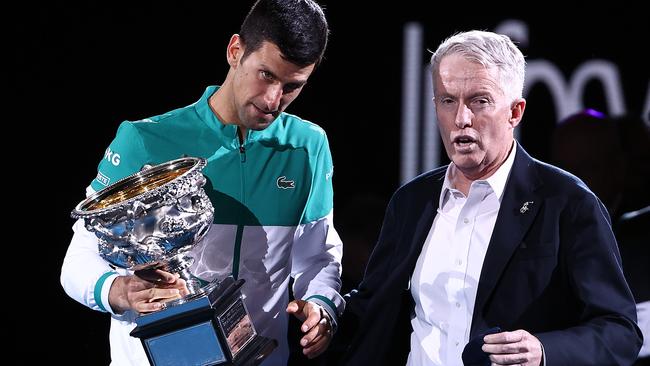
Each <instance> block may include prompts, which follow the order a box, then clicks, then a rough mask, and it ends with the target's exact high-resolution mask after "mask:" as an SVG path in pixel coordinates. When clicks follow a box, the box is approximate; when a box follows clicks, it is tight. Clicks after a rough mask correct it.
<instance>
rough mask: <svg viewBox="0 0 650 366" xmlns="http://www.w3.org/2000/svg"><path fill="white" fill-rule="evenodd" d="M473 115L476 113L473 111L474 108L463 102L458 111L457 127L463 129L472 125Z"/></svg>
mask: <svg viewBox="0 0 650 366" xmlns="http://www.w3.org/2000/svg"><path fill="white" fill-rule="evenodd" d="M473 117H474V113H472V110H471V109H469V108H468V107H467V106H466V105H465V103H461V104H460V105H459V107H458V111H457V112H456V127H458V128H461V129H462V128H465V127H469V126H471V125H472V118H473Z"/></svg>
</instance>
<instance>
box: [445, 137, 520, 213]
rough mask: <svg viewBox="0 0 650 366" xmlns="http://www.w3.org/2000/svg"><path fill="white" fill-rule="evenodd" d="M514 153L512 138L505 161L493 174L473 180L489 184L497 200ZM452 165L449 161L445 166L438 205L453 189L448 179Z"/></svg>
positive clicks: (503, 188) (499, 198) (515, 149)
mask: <svg viewBox="0 0 650 366" xmlns="http://www.w3.org/2000/svg"><path fill="white" fill-rule="evenodd" d="M516 153H517V141H516V140H513V143H512V148H510V153H509V154H508V157H507V158H506V161H504V162H503V164H501V166H500V167H499V168H498V169H497V171H496V172H494V174H492V175H491V176H490V177H489V178H487V179H482V180H478V181H475V182H487V184H489V185H490V188H492V190H493V191H494V194H495V195H496V197H497V199H498V200H499V202H501V196H502V195H503V191H504V190H505V188H506V182H507V181H508V176H509V175H510V170H512V165H513V164H514V162H515V155H516ZM453 165H454V163H453V162H451V163H450V164H449V166H447V171H446V172H445V180H444V182H443V183H442V190H441V191H440V197H439V199H438V204H439V206H438V207H442V206H443V204H444V202H445V199H446V197H447V194H451V190H452V189H453V188H452V187H451V181H450V180H449V173H450V169H452V166H453ZM472 184H474V183H472Z"/></svg>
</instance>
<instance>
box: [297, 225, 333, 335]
mask: <svg viewBox="0 0 650 366" xmlns="http://www.w3.org/2000/svg"><path fill="white" fill-rule="evenodd" d="M342 256H343V243H342V242H341V239H340V238H339V235H338V233H337V232H336V230H335V229H334V224H333V214H332V212H330V213H329V214H328V215H327V216H325V217H323V218H321V219H319V220H317V221H314V222H310V223H307V224H303V225H300V226H299V227H298V229H297V230H296V235H295V237H294V244H293V253H292V259H293V262H292V263H293V264H292V275H293V277H294V279H295V281H294V285H293V291H294V296H295V298H297V299H303V300H308V301H313V302H315V303H318V304H319V305H321V306H323V307H324V308H325V310H327V312H328V314H329V315H330V317H331V318H332V320H333V321H334V325H336V319H337V317H338V316H340V315H341V314H342V313H343V309H344V308H345V301H344V300H343V297H342V296H341V295H340V294H339V291H340V289H341V257H342Z"/></svg>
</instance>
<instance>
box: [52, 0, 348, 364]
mask: <svg viewBox="0 0 650 366" xmlns="http://www.w3.org/2000/svg"><path fill="white" fill-rule="evenodd" d="M328 32H329V31H328V25H327V21H326V19H325V16H324V14H323V11H322V9H321V8H320V6H319V5H318V4H316V3H315V2H313V1H312V0H258V1H257V2H256V3H255V5H254V6H253V8H252V9H251V11H250V12H249V14H248V15H247V17H246V19H245V20H244V22H243V24H242V27H241V30H240V33H239V34H235V35H233V36H232V37H231V39H230V42H229V44H228V47H227V62H228V64H229V66H230V69H229V71H228V74H227V76H226V79H225V80H224V81H223V83H222V85H221V86H220V87H219V86H210V87H208V88H207V89H206V91H205V93H204V94H203V95H202V96H201V98H200V99H199V100H198V101H197V102H196V103H194V104H192V105H189V106H187V107H183V108H179V109H176V110H173V111H171V112H168V113H166V114H162V115H159V116H155V117H151V118H147V119H143V120H140V121H134V122H131V121H126V122H123V123H122V124H121V125H120V127H119V129H118V131H117V135H116V137H115V139H114V140H113V141H112V143H111V144H110V146H109V147H108V148H107V149H106V154H105V156H104V159H102V161H101V162H100V163H99V167H98V174H97V177H96V178H95V179H94V180H93V181H92V183H91V186H90V187H89V188H88V189H87V194H88V196H89V198H88V199H87V200H86V201H84V202H82V203H83V204H80V206H78V209H79V210H75V213H76V215H75V216H76V217H79V218H80V220H78V221H77V222H76V223H75V225H74V227H73V229H74V236H73V238H72V241H71V243H70V247H69V248H68V252H67V254H66V257H65V259H64V262H63V267H62V273H61V283H62V285H63V287H64V289H65V291H66V293H67V294H68V295H69V296H71V297H72V298H74V299H75V300H77V301H79V302H80V303H82V304H84V305H86V306H88V307H90V308H92V309H94V310H98V311H104V312H109V313H111V315H112V319H111V331H110V343H111V358H112V364H115V365H143V364H148V361H151V358H149V359H148V354H145V352H144V349H143V346H142V343H141V340H140V339H138V338H135V337H132V336H131V335H130V333H131V332H132V331H133V329H134V328H135V326H136V324H135V321H136V319H137V318H138V316H140V315H142V314H152V315H153V314H162V313H164V312H165V311H168V310H169V309H171V308H172V305H169V307H168V304H173V303H174V302H179V301H180V302H181V303H182V302H183V298H186V297H187V295H188V294H190V293H192V292H195V291H196V288H201V286H205V284H208V283H218V282H219V281H221V280H224V279H226V278H232V279H234V280H237V281H240V283H241V282H243V285H242V287H241V293H242V294H243V296H242V298H243V305H241V306H242V309H244V305H245V309H247V313H248V315H250V320H251V321H252V325H251V324H250V323H246V322H243V321H241V319H244V317H243V316H242V315H241V314H239V313H237V312H236V311H230V313H228V316H231V318H232V317H233V316H234V317H235V318H236V319H238V320H239V322H237V323H234V322H230V323H228V321H226V320H227V319H226V320H224V323H225V324H226V325H227V326H228V327H229V329H230V328H237V329H235V330H233V331H232V332H231V333H228V335H227V337H228V338H229V339H230V338H232V339H246V334H248V333H247V332H248V329H249V327H252V326H253V325H254V328H255V329H256V331H257V332H258V333H260V334H261V335H263V336H264V337H267V338H269V339H273V340H275V341H277V343H278V346H277V348H276V349H275V350H274V351H273V352H272V353H271V354H270V355H269V356H268V357H267V358H266V359H265V360H264V363H263V364H264V365H282V364H286V363H287V360H288V356H289V346H288V342H287V324H288V317H289V315H288V314H293V315H295V316H297V317H298V318H299V319H301V320H302V323H301V331H302V332H303V333H304V335H303V337H302V338H301V340H300V344H301V346H302V347H303V353H304V354H305V355H306V356H307V357H310V358H312V357H316V356H318V355H319V354H320V353H322V352H323V351H324V350H325V349H326V347H327V345H328V344H329V341H330V339H331V337H332V334H333V331H334V330H335V328H336V319H337V316H338V315H340V313H341V312H342V311H343V307H344V301H343V299H342V297H341V296H340V295H339V294H338V290H339V289H340V272H341V265H340V262H341V255H342V243H341V241H340V239H339V237H338V234H337V233H336V231H335V229H334V226H333V222H332V220H333V216H332V207H333V191H332V180H331V178H332V173H333V165H332V159H331V154H330V150H329V146H328V141H327V137H326V135H325V132H324V131H323V130H322V129H321V128H320V127H318V126H317V125H315V124H312V123H310V122H307V121H304V120H302V119H300V118H298V117H296V116H293V115H290V114H286V113H284V112H283V111H284V110H285V109H286V107H287V106H288V105H289V104H290V103H291V102H292V101H293V100H294V99H295V98H296V97H297V96H298V95H299V94H300V92H301V91H302V88H303V86H304V85H305V84H306V82H307V79H308V78H309V76H310V75H311V73H312V72H313V70H314V68H315V67H316V66H317V65H318V64H319V62H320V61H321V59H322V56H323V53H324V51H325V47H326V44H327V35H328ZM181 157H195V158H190V159H188V158H186V159H185V160H183V159H181V160H178V161H176V159H179V158H181ZM172 161H174V162H173V163H168V162H172ZM150 166H155V168H154V169H152V170H146V168H147V167H150ZM143 168H145V170H142V169H143ZM140 171H142V173H138V172H140ZM151 171H153V172H151ZM199 171H200V172H201V173H202V175H201V174H199V173H198V172H199ZM143 182H144V183H143ZM107 190H108V191H109V193H108V194H102V195H100V196H101V197H100V196H98V194H99V193H101V192H105V191H107ZM159 191H161V192H162V191H164V192H162V193H161V192H159ZM179 191H182V192H180V193H179ZM158 193H160V194H158ZM154 196H155V197H154ZM143 197H144V198H143ZM152 197H154V198H155V199H154V198H152ZM147 199H149V200H148V201H147ZM134 200H135V201H138V202H135V201H134ZM141 201H142V202H141ZM154 201H156V205H160V203H161V202H163V207H164V209H162V210H161V209H160V208H158V207H154V204H153V202H154ZM114 202H120V204H113V203H114ZM169 202H173V203H169ZM121 203H128V205H126V204H124V205H122V204H121ZM210 204H211V206H213V207H214V209H212V207H209V206H210ZM127 206H128V207H127ZM170 207H173V209H172V208H170ZM120 209H123V211H124V212H120ZM154 211H156V212H157V213H156V215H154V216H155V218H152V217H149V216H151V215H152V214H151V213H152V212H154ZM147 215H149V216H147ZM188 215H189V216H188ZM116 217H121V218H122V219H124V221H123V222H121V223H120V225H121V226H120V229H119V230H117V229H115V227H111V226H110V225H112V224H115V222H117V221H116V220H117V219H115V218H116ZM145 218H146V219H145ZM206 220H207V222H208V224H207V225H203V226H206V227H207V228H204V227H203V226H201V225H199V224H200V223H201V222H205V221H206ZM153 221H155V222H154V223H151V222H153ZM210 221H211V223H210ZM188 223H189V224H188ZM186 224H188V225H189V227H191V228H192V229H191V230H186V229H184V228H185V227H186V226H185V225H186ZM147 226H155V227H156V229H155V230H153V231H152V232H154V234H151V232H149V233H148V234H147V235H145V236H143V238H137V240H136V239H134V238H136V236H137V235H135V234H136V233H137V232H138V230H140V229H142V228H144V227H147ZM208 229H209V230H208ZM120 230H121V231H120ZM127 231H128V232H127ZM162 232H164V233H165V235H162V234H161V235H158V234H156V233H162ZM190 236H191V238H190V239H188V238H189V237H190ZM116 237H119V238H121V239H124V240H123V242H122V243H121V244H120V243H113V242H112V240H113V239H114V238H116ZM140 239H141V240H140ZM124 243H126V244H124ZM179 243H180V244H179ZM181 247H182V249H179V248H181ZM186 249H187V252H185V250H186ZM167 252H169V253H173V254H178V255H177V256H175V257H174V263H176V262H178V263H176V264H175V266H176V267H173V266H172V267H169V266H159V267H157V266H155V263H156V262H157V259H158V258H166V257H164V254H165V253H167ZM181 254H182V255H181ZM186 256H189V257H191V260H190V261H187V262H186V261H185V259H184V258H185V257H186ZM181 257H182V258H181ZM179 258H180V259H179ZM136 262H137V263H148V264H150V265H149V266H138V265H135V264H136ZM167 262H170V261H167ZM152 263H153V264H154V265H151V264H152ZM167 264H169V263H167ZM134 271H135V272H134ZM179 272H188V273H190V276H189V277H188V276H183V278H181V277H179V275H178V273H179ZM291 277H293V278H294V284H293V289H292V290H293V294H294V296H295V298H296V299H297V300H294V301H292V302H290V303H289V292H288V290H289V289H288V286H289V283H290V278H291ZM242 280H243V281H242ZM190 282H193V283H192V284H190ZM196 283H199V285H196ZM203 288H205V287H203ZM224 296H225V295H224ZM231 308H232V307H231ZM235 313H237V314H235ZM233 314H234V315H233ZM238 314H239V315H238ZM248 315H246V319H247V318H248ZM233 319H234V318H233ZM163 320H164V319H163ZM222 325H223V324H222ZM140 327H141V324H140V323H138V328H140ZM242 334H243V336H242ZM242 337H243V338H242ZM160 344H165V343H160ZM178 347H182V346H181V345H180V344H179V345H178ZM231 351H232V349H231ZM148 352H149V351H148ZM149 357H151V356H149Z"/></svg>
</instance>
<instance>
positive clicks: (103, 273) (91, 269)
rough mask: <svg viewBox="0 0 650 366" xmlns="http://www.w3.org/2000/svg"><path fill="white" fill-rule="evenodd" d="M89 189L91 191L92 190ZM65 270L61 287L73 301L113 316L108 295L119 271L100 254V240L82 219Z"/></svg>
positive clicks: (70, 248)
mask: <svg viewBox="0 0 650 366" xmlns="http://www.w3.org/2000/svg"><path fill="white" fill-rule="evenodd" d="M89 190H91V189H90V188H89ZM72 230H73V231H74V235H73V237H72V241H71V242H70V246H69V247H68V251H67V252H66V255H65V258H64V259H63V266H62V267H61V285H62V286H63V289H64V290H65V292H66V293H67V294H68V296H70V297H71V298H73V299H75V300H76V301H78V302H80V303H81V304H83V305H86V306H88V307H89V308H91V309H93V310H97V311H105V312H110V313H111V314H114V313H113V310H112V309H111V307H110V305H109V304H108V292H109V290H110V288H111V285H112V284H113V281H114V280H115V278H116V277H117V276H118V272H117V271H116V270H115V269H113V268H112V267H111V266H110V265H109V263H108V262H106V261H105V260H104V259H102V257H101V256H100V255H99V250H98V247H97V237H96V236H95V234H93V233H91V232H89V231H88V230H87V229H86V228H85V227H84V222H83V220H82V219H79V220H77V221H76V222H75V224H74V225H73V226H72Z"/></svg>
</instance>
